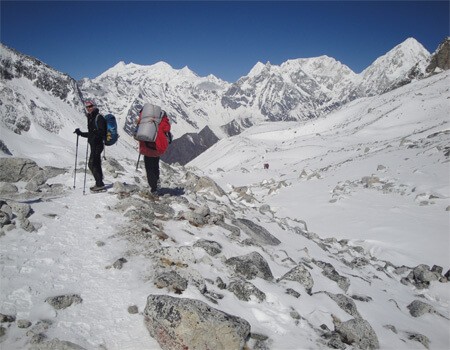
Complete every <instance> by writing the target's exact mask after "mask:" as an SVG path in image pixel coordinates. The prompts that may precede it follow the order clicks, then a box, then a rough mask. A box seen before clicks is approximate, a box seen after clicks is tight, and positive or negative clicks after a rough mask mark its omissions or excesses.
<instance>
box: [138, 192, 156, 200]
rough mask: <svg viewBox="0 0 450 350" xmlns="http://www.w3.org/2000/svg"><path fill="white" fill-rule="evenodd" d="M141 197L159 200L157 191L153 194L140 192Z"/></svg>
mask: <svg viewBox="0 0 450 350" xmlns="http://www.w3.org/2000/svg"><path fill="white" fill-rule="evenodd" d="M139 196H141V197H142V198H146V199H150V200H157V199H159V196H158V193H157V191H155V192H152V191H141V192H139Z"/></svg>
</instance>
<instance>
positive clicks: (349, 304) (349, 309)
mask: <svg viewBox="0 0 450 350" xmlns="http://www.w3.org/2000/svg"><path fill="white" fill-rule="evenodd" d="M325 294H327V295H328V296H329V297H330V298H331V299H333V300H334V301H335V302H336V304H338V305H339V307H340V308H341V309H342V310H344V311H345V312H346V313H348V314H350V315H352V316H353V317H355V318H361V315H360V314H359V312H358V309H357V308H356V305H355V302H354V301H353V300H352V299H350V298H349V297H347V296H345V295H344V294H333V293H329V292H325Z"/></svg>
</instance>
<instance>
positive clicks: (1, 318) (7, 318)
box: [0, 313, 16, 323]
mask: <svg viewBox="0 0 450 350" xmlns="http://www.w3.org/2000/svg"><path fill="white" fill-rule="evenodd" d="M15 320H16V316H13V315H5V314H2V313H0V323H12V322H14V321H15Z"/></svg>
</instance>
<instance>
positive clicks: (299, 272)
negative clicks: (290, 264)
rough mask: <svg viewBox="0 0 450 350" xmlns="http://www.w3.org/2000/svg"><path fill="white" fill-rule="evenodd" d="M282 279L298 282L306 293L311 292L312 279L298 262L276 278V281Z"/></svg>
mask: <svg viewBox="0 0 450 350" xmlns="http://www.w3.org/2000/svg"><path fill="white" fill-rule="evenodd" d="M283 280H287V281H294V282H298V283H300V284H301V285H302V286H303V287H305V289H306V292H307V293H308V294H311V291H312V287H313V286H314V280H313V278H312V277H311V274H310V273H309V271H308V270H307V269H306V268H305V266H304V265H303V264H300V265H298V266H296V267H294V268H293V269H292V270H290V271H288V272H287V273H285V274H284V275H283V276H282V277H281V278H279V279H278V282H280V281H283Z"/></svg>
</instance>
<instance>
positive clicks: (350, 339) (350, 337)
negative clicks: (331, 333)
mask: <svg viewBox="0 0 450 350" xmlns="http://www.w3.org/2000/svg"><path fill="white" fill-rule="evenodd" d="M335 330H336V332H337V333H339V335H340V337H341V340H342V341H343V342H344V343H346V344H349V345H354V346H357V347H358V348H359V349H379V347H380V345H379V343H378V337H377V335H376V333H375V331H374V330H373V328H372V326H371V325H370V324H369V322H367V321H366V320H364V319H362V318H358V319H351V320H348V321H346V322H335Z"/></svg>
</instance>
